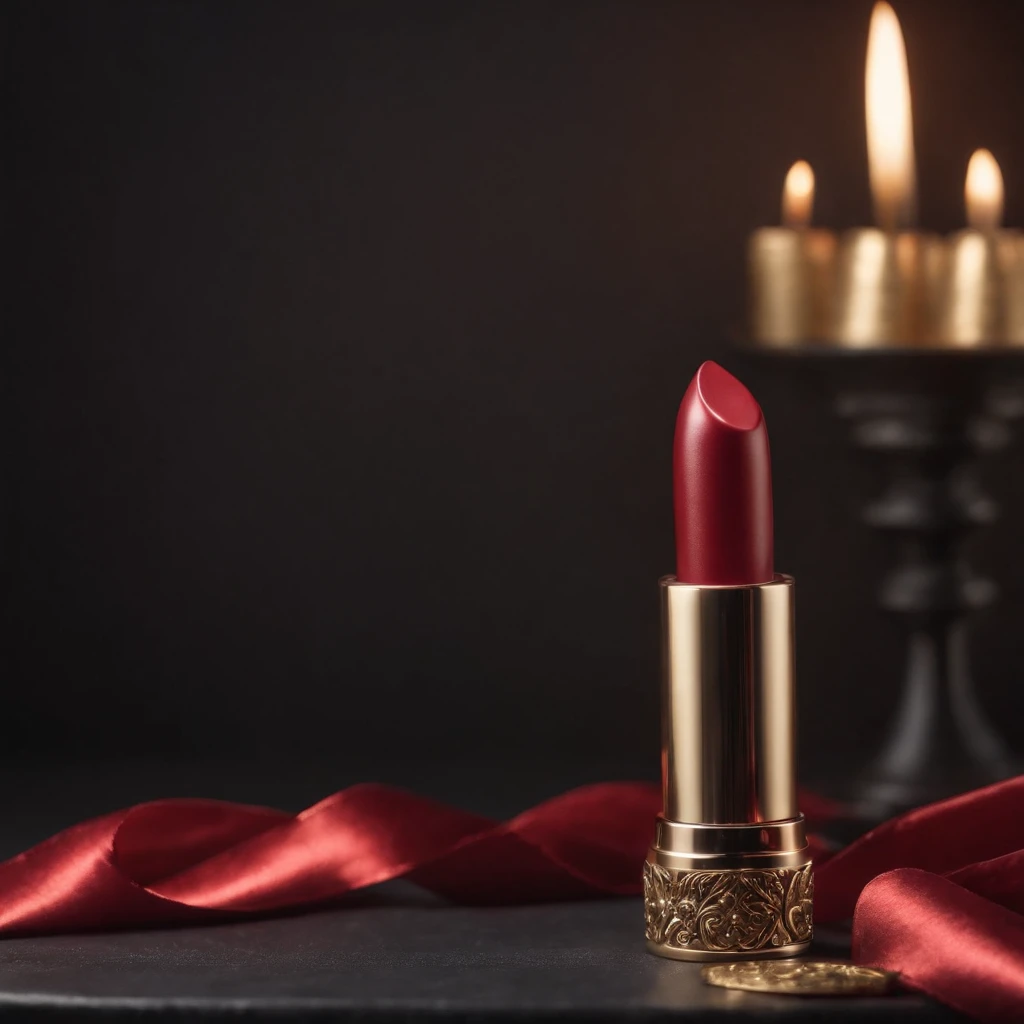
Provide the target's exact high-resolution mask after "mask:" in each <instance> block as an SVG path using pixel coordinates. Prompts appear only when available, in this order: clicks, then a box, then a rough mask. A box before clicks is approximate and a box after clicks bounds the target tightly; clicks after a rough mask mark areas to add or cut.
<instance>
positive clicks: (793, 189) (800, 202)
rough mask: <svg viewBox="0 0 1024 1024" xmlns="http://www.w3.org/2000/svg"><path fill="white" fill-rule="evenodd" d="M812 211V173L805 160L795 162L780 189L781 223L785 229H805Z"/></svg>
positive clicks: (809, 221)
mask: <svg viewBox="0 0 1024 1024" xmlns="http://www.w3.org/2000/svg"><path fill="white" fill-rule="evenodd" d="M813 211H814V171H812V170H811V165H810V164H809V163H808V162H807V161H806V160H797V162H796V163H795V164H793V166H792V167H790V169H789V173H788V174H787V175H786V184H785V185H784V186H783V188H782V223H783V224H784V225H785V226H786V227H787V228H805V227H807V225H808V224H810V223H811V213H812V212H813Z"/></svg>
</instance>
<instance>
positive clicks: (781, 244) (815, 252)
mask: <svg viewBox="0 0 1024 1024" xmlns="http://www.w3.org/2000/svg"><path fill="white" fill-rule="evenodd" d="M813 210H814V171H813V170H812V169H811V165H810V164H809V163H807V161H806V160H798V161H797V162H796V163H795V164H793V166H792V167H790V169H789V173H788V174H787V175H786V180H785V183H784V185H783V187H782V227H776V228H761V229H759V230H758V231H755V232H754V234H753V235H752V236H751V239H750V250H749V265H750V283H751V333H752V336H753V339H754V341H756V342H758V343H760V344H763V345H775V346H787V345H797V344H801V343H803V342H809V341H816V340H820V339H821V338H823V337H824V335H825V330H826V327H827V324H828V319H829V311H828V306H829V299H830V295H831V288H830V281H831V271H832V258H833V254H834V252H835V236H834V235H833V234H832V232H831V231H821V230H815V229H812V228H811V227H810V223H811V214H812V212H813Z"/></svg>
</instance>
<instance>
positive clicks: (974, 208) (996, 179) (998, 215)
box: [964, 149, 1003, 231]
mask: <svg viewBox="0 0 1024 1024" xmlns="http://www.w3.org/2000/svg"><path fill="white" fill-rule="evenodd" d="M964 201H965V203H966V205H967V223H968V224H969V225H970V226H971V227H972V228H974V230H975V231H995V230H996V229H997V228H998V227H999V225H1000V224H1001V223H1002V221H1003V172H1002V171H1001V170H999V164H997V163H996V158H995V157H994V156H993V155H992V154H991V153H990V152H989V151H988V150H987V149H976V150H975V151H974V153H973V154H972V156H971V161H970V163H969V164H968V165H967V182H966V184H965V185H964Z"/></svg>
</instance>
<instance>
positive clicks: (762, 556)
mask: <svg viewBox="0 0 1024 1024" xmlns="http://www.w3.org/2000/svg"><path fill="white" fill-rule="evenodd" d="M673 470H674V477H675V521H676V575H675V576H666V577H664V578H663V579H662V580H661V581H660V592H661V609H662V630H663V642H662V788H663V797H664V804H663V810H662V813H661V816H660V817H659V818H658V820H657V823H656V830H655V840H654V845H653V846H652V847H651V849H650V852H649V853H648V856H647V863H646V864H645V866H644V902H645V913H646V924H647V928H646V934H647V946H648V949H650V950H651V951H652V952H654V953H658V954H659V955H661V956H667V957H672V958H673V959H677V960H702V961H708V960H712V961H713V960H748V959H766V958H769V957H779V956H795V955H797V954H798V953H802V952H804V951H805V950H806V949H807V946H808V945H809V943H810V940H811V931H812V922H811V917H812V902H813V878H812V875H811V863H810V857H809V856H808V853H807V843H806V839H805V835H804V822H803V817H802V816H801V815H800V813H799V811H798V809H797V806H796V778H795V734H796V727H795V717H796V716H795V707H794V701H795V683H794V672H793V664H794V656H793V642H794V631H793V579H792V577H790V576H784V575H781V574H778V573H775V572H774V568H773V554H772V544H773V540H772V482H771V462H770V457H769V451H768V432H767V429H766V427H765V422H764V416H763V414H762V412H761V407H760V406H759V405H758V404H757V401H756V399H755V398H754V396H753V395H751V393H750V392H749V391H748V390H747V389H746V388H745V387H744V386H743V385H742V384H741V383H740V382H739V381H738V380H737V379H736V378H735V377H733V376H732V375H731V374H729V373H727V372H726V371H725V370H723V369H722V368H721V367H720V366H718V365H717V364H715V363H704V365H703V366H701V368H700V369H699V370H698V371H697V374H696V376H695V377H694V378H693V381H692V382H691V383H690V386H689V388H688V389H687V391H686V394H685V395H684V397H683V401H682V404H681V405H680V407H679V415H678V418H677V420H676V433H675V445H674V451H673Z"/></svg>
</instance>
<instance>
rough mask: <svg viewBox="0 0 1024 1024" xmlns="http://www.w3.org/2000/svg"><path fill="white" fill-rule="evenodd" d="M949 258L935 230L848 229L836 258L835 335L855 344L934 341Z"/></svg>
mask: <svg viewBox="0 0 1024 1024" xmlns="http://www.w3.org/2000/svg"><path fill="white" fill-rule="evenodd" d="M946 258H947V256H946V249H945V246H943V245H942V243H941V242H940V240H939V239H937V238H935V237H933V236H931V235H925V234H921V233H918V232H910V231H904V232H900V233H896V234H893V233H889V232H885V231H881V230H879V229H878V228H857V229H856V230H853V231H848V232H847V233H846V234H845V235H843V237H842V239H841V240H840V244H839V254H838V257H837V259H836V286H835V287H836V292H835V307H834V309H835V319H834V323H833V326H832V330H831V331H830V332H829V334H830V336H831V339H832V340H833V341H834V342H835V343H836V344H838V345H840V346H845V347H850V348H877V347H886V346H897V347H900V346H914V345H925V344H928V343H929V342H932V341H933V340H934V334H935V320H936V304H937V302H938V300H939V292H940V289H941V287H942V281H943V279H944V265H945V262H946Z"/></svg>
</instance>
